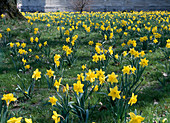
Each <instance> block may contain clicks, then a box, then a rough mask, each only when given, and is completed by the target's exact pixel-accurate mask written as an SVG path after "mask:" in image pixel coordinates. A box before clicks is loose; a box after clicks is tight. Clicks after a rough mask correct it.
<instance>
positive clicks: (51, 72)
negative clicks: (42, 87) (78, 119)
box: [46, 69, 54, 78]
mask: <svg viewBox="0 0 170 123" xmlns="http://www.w3.org/2000/svg"><path fill="white" fill-rule="evenodd" d="M53 74H54V71H52V70H51V69H50V70H47V73H46V75H47V76H49V78H51V77H52V76H54V75H53Z"/></svg>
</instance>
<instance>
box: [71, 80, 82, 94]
mask: <svg viewBox="0 0 170 123" xmlns="http://www.w3.org/2000/svg"><path fill="white" fill-rule="evenodd" d="M83 87H84V84H81V81H77V83H74V84H73V89H74V91H75V92H76V93H77V95H78V94H79V93H83Z"/></svg>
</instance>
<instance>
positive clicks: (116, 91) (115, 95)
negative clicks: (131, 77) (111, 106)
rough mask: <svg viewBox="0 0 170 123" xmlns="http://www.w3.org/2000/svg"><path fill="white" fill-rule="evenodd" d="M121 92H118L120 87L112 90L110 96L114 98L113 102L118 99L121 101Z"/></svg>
mask: <svg viewBox="0 0 170 123" xmlns="http://www.w3.org/2000/svg"><path fill="white" fill-rule="evenodd" d="M120 92H121V91H118V87H117V86H115V87H114V88H110V93H109V94H108V96H111V97H112V100H113V101H114V100H115V99H116V98H118V99H120V98H121V97H120Z"/></svg>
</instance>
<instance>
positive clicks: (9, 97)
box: [2, 93, 17, 106]
mask: <svg viewBox="0 0 170 123" xmlns="http://www.w3.org/2000/svg"><path fill="white" fill-rule="evenodd" d="M2 100H5V101H6V104H7V106H9V104H10V102H12V101H16V100H17V98H15V97H14V95H13V94H12V93H9V94H4V95H3V97H2Z"/></svg>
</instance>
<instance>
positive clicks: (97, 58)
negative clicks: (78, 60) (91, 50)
mask: <svg viewBox="0 0 170 123" xmlns="http://www.w3.org/2000/svg"><path fill="white" fill-rule="evenodd" d="M92 58H93V62H96V63H97V62H98V61H99V56H98V55H97V54H96V53H95V55H93V56H92Z"/></svg>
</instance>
